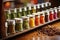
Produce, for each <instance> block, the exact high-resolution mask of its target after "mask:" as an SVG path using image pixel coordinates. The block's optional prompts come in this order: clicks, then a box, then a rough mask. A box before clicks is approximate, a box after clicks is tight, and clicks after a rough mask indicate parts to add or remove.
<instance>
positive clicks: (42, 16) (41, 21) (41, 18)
mask: <svg viewBox="0 0 60 40" xmlns="http://www.w3.org/2000/svg"><path fill="white" fill-rule="evenodd" d="M40 23H41V24H44V23H45V15H44V12H43V11H42V12H40Z"/></svg>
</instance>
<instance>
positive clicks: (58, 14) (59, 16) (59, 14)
mask: <svg viewBox="0 0 60 40" xmlns="http://www.w3.org/2000/svg"><path fill="white" fill-rule="evenodd" d="M57 17H58V18H60V8H58V12H57Z"/></svg>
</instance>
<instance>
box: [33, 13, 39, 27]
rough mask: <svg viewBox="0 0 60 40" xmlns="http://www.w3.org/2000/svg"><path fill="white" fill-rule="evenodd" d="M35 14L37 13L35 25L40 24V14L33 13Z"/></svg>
mask: <svg viewBox="0 0 60 40" xmlns="http://www.w3.org/2000/svg"><path fill="white" fill-rule="evenodd" d="M33 15H35V26H39V24H40V21H39V20H40V18H39V14H38V13H37V14H36V13H33Z"/></svg>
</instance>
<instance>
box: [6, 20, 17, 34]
mask: <svg viewBox="0 0 60 40" xmlns="http://www.w3.org/2000/svg"><path fill="white" fill-rule="evenodd" d="M7 22H8V33H10V34H14V33H16V31H15V20H7Z"/></svg>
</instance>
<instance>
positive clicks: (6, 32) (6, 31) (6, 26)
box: [4, 22, 8, 36]
mask: <svg viewBox="0 0 60 40" xmlns="http://www.w3.org/2000/svg"><path fill="white" fill-rule="evenodd" d="M4 34H5V35H6V36H8V24H7V22H5V33H4Z"/></svg>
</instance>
